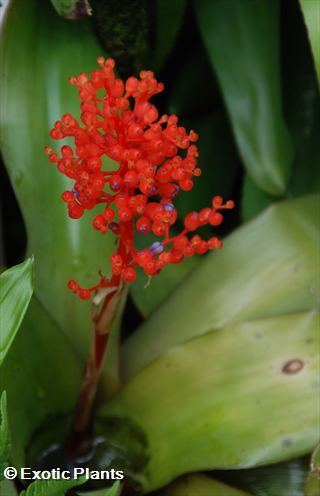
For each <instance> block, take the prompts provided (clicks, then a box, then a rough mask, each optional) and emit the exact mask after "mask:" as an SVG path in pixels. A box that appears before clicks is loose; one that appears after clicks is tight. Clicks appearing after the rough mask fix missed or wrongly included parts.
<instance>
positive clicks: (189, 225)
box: [184, 212, 200, 231]
mask: <svg viewBox="0 0 320 496" xmlns="http://www.w3.org/2000/svg"><path fill="white" fill-rule="evenodd" d="M199 225H200V222H199V215H198V213H197V212H190V213H189V214H188V215H187V216H186V218H185V219H184V226H185V228H186V229H188V231H195V230H196V229H198V227H199Z"/></svg>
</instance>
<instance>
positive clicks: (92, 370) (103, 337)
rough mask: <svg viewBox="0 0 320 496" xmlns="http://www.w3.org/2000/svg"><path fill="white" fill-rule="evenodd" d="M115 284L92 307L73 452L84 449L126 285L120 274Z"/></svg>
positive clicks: (71, 439) (71, 438) (70, 446)
mask: <svg viewBox="0 0 320 496" xmlns="http://www.w3.org/2000/svg"><path fill="white" fill-rule="evenodd" d="M113 279H114V280H113V281H112V280H111V281H112V282H114V283H115V284H114V285H112V289H114V290H112V289H111V291H110V293H109V294H108V295H107V296H106V297H105V301H104V303H103V306H102V308H101V309H100V310H99V311H98V312H97V314H95V313H96V310H95V309H94V310H93V316H92V322H93V332H92V341H91V349H90V353H89V356H88V359H87V363H86V366H85V369H84V374H83V379H82V383H81V386H80V391H79V396H78V400H77V403H76V407H75V413H74V419H73V424H72V430H71V433H70V436H69V439H68V443H67V451H68V453H69V455H70V456H74V455H76V454H77V453H78V452H79V451H81V448H82V444H83V442H84V441H85V435H86V433H87V430H88V426H89V423H90V419H91V413H92V408H93V403H94V400H95V397H96V392H97V388H98V383H99V379H100V376H101V372H102V368H103V363H104V358H105V356H106V353H107V349H108V343H109V337H110V332H111V327H112V324H113V322H114V319H115V316H116V314H117V311H118V308H119V305H120V302H121V299H122V295H123V290H124V285H123V284H122V282H121V279H120V278H119V277H117V278H113Z"/></svg>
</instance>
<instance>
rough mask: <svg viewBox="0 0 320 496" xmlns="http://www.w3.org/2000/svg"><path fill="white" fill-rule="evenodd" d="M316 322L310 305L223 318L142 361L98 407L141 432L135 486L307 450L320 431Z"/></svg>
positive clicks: (275, 459)
mask: <svg viewBox="0 0 320 496" xmlns="http://www.w3.org/2000/svg"><path fill="white" fill-rule="evenodd" d="M318 330H319V315H318V312H316V311H307V312H300V313H296V314H292V313H290V314H288V315H282V316H276V317H268V318H264V319H258V320H251V321H250V322H242V323H230V324H228V325H227V326H225V327H223V328H220V329H212V328H211V329H210V328H209V329H208V332H207V333H206V334H204V335H202V336H198V337H195V338H193V339H191V340H189V341H188V342H185V343H184V344H180V345H177V346H176V348H175V349H171V350H170V351H168V352H167V353H164V354H162V355H161V357H159V358H158V359H156V360H154V361H153V362H152V363H150V364H149V365H148V366H147V367H145V368H144V369H142V370H141V371H140V372H139V373H138V374H137V375H136V376H135V377H134V378H133V379H132V380H131V381H130V382H129V383H128V384H127V385H126V386H125V387H124V389H123V390H122V391H121V392H120V393H119V394H118V395H117V396H116V397H115V398H114V400H112V401H111V402H110V403H109V404H107V405H105V407H103V408H102V410H101V412H100V413H101V414H103V415H106V416H112V417H118V418H122V420H123V422H124V423H126V422H134V423H135V424H136V425H137V426H139V427H140V428H141V429H142V431H143V432H144V433H145V435H146V437H147V440H148V444H149V447H148V454H149V457H150V459H149V463H148V465H147V467H146V469H145V470H143V472H142V473H141V474H138V476H139V475H140V480H141V483H142V485H143V487H144V490H145V491H148V490H151V489H155V488H158V487H160V486H162V485H164V484H165V483H167V482H168V481H170V480H172V479H174V478H176V477H177V476H178V475H180V474H183V473H187V472H190V471H196V470H208V469H213V468H221V469H231V468H247V467H254V466H259V465H265V464H270V463H276V462H279V461H284V460H288V459H290V458H293V457H295V456H300V455H302V454H306V453H308V452H309V451H310V450H311V449H312V448H313V447H314V445H315V444H316V442H317V439H318V436H319V429H318V415H319V405H318V401H317V397H316V391H317V390H318V377H319V375H318V374H319V354H318V351H317V350H319V332H318ZM182 453H188V456H181V454H182Z"/></svg>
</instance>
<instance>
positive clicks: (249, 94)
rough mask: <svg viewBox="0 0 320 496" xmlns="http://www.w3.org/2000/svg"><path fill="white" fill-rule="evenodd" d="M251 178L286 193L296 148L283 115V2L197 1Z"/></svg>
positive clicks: (204, 34)
mask: <svg viewBox="0 0 320 496" xmlns="http://www.w3.org/2000/svg"><path fill="white" fill-rule="evenodd" d="M194 7H195V10H196V14H197V17H198V21H199V27H200V31H201V34H202V37H203V40H204V43H205V45H206V48H207V50H208V54H209V57H210V60H211V63H212V65H213V67H214V69H215V72H216V75H217V78H218V80H219V83H220V86H221V91H222V94H223V97H224V100H225V103H226V106H227V109H228V112H229V115H230V119H231V122H232V126H233V131H234V134H235V138H236V141H237V145H238V148H239V151H240V155H241V157H242V159H243V162H244V165H245V167H246V169H247V172H248V174H249V175H250V176H251V178H252V179H253V180H254V182H255V183H256V184H257V185H258V186H259V187H260V188H261V189H263V190H264V191H266V192H267V193H270V194H273V195H280V194H283V193H284V192H285V191H286V189H287V185H288V180H289V177H290V172H291V163H292V145H291V139H290V136H289V134H288V130H287V127H286V125H285V122H284V119H283V115H282V102H281V86H280V60H279V58H280V57H279V54H280V43H279V4H278V2H277V0H261V1H259V2H252V1H250V0H243V1H242V2H239V1H238V0H229V1H227V2H226V1H214V2H213V1H211V0H203V1H201V2H197V1H195V2H194Z"/></svg>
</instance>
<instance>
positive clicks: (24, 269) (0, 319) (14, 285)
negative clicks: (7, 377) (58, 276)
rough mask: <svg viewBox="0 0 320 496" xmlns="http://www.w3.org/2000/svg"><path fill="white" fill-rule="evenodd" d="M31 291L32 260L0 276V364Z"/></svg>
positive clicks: (27, 303) (19, 323) (25, 307)
mask: <svg viewBox="0 0 320 496" xmlns="http://www.w3.org/2000/svg"><path fill="white" fill-rule="evenodd" d="M32 291H33V258H29V259H28V260H26V261H25V262H23V263H21V264H19V265H16V266H15V267H12V268H11V269H8V270H6V271H5V272H3V273H2V274H1V275H0V309H1V310H0V312H1V313H0V332H1V334H0V364H1V363H2V362H3V360H4V358H5V356H6V354H7V353H8V351H9V349H10V346H11V344H12V342H13V340H14V338H15V336H16V333H17V332H18V330H19V327H20V325H21V322H22V320H23V317H24V315H25V313H26V310H27V308H28V305H29V301H30V298H31V296H32Z"/></svg>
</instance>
